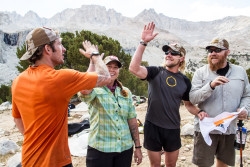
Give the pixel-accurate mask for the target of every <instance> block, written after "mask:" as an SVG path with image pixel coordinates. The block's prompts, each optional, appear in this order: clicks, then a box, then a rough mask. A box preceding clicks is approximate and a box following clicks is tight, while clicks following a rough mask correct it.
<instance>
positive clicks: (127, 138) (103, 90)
mask: <svg viewBox="0 0 250 167" xmlns="http://www.w3.org/2000/svg"><path fill="white" fill-rule="evenodd" d="M104 63H105V64H106V65H107V67H108V69H109V73H110V76H111V82H110V84H108V85H107V86H104V87H99V88H94V89H92V90H84V91H81V93H80V97H81V99H82V100H83V101H85V102H87V103H88V104H89V113H90V134H89V141H88V150H87V158H86V164H87V167H103V166H104V164H105V167H117V166H119V167H130V166H131V161H132V155H133V142H134V143H135V152H134V159H135V162H136V163H137V164H140V163H141V161H142V153H141V146H140V140H139V133H138V125H137V120H136V113H135V107H134V105H133V100H132V93H131V92H130V90H129V89H128V88H126V87H124V86H122V84H121V82H120V81H118V79H117V78H118V76H119V70H120V68H121V66H122V65H121V62H120V61H119V59H118V58H117V57H116V56H107V57H106V58H105V59H104ZM88 71H89V72H91V71H94V67H90V68H89V69H88Z"/></svg>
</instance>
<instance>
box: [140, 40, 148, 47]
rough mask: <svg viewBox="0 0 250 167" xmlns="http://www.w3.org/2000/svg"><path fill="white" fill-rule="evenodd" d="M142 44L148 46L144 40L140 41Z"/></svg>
mask: <svg viewBox="0 0 250 167" xmlns="http://www.w3.org/2000/svg"><path fill="white" fill-rule="evenodd" d="M140 44H141V45H143V46H147V45H148V44H147V43H146V42H144V41H143V40H141V41H140Z"/></svg>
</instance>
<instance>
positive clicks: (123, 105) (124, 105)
mask: <svg viewBox="0 0 250 167" xmlns="http://www.w3.org/2000/svg"><path fill="white" fill-rule="evenodd" d="M117 98H118V99H117V101H118V103H119V107H120V115H122V116H123V117H128V111H129V98H128V97H124V96H121V95H119V96H117Z"/></svg>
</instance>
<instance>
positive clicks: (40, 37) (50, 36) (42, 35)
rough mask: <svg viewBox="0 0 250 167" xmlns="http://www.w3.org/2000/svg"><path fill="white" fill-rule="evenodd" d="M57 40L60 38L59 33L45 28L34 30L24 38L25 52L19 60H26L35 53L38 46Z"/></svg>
mask: <svg viewBox="0 0 250 167" xmlns="http://www.w3.org/2000/svg"><path fill="white" fill-rule="evenodd" d="M58 38H60V35H59V33H58V32H56V31H54V30H52V29H50V28H46V27H39V28H35V29H34V30H32V31H31V32H30V33H29V34H28V35H27V37H26V50H27V51H26V53H25V54H24V55H23V56H22V57H21V58H20V60H28V59H29V58H31V56H32V55H33V54H34V53H35V52H36V50H37V48H38V47H39V46H41V45H44V44H47V43H49V42H51V41H54V40H56V39H58Z"/></svg>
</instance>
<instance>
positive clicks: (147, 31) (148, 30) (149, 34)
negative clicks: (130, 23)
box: [141, 22, 158, 43]
mask: <svg viewBox="0 0 250 167" xmlns="http://www.w3.org/2000/svg"><path fill="white" fill-rule="evenodd" d="M154 29H155V24H154V22H151V23H148V25H145V26H144V30H143V31H142V34H141V39H142V40H143V41H144V42H146V43H148V42H150V41H151V40H153V39H154V38H155V36H156V35H158V33H155V34H153V32H154Z"/></svg>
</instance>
